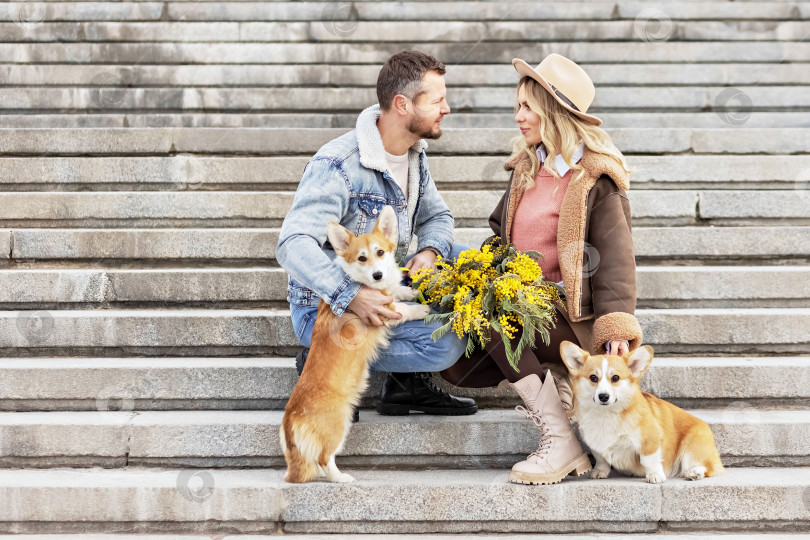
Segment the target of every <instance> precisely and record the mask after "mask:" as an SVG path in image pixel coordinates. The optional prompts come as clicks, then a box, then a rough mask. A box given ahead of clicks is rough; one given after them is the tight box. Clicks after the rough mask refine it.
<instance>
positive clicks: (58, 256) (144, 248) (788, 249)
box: [0, 226, 810, 265]
mask: <svg viewBox="0 0 810 540" xmlns="http://www.w3.org/2000/svg"><path fill="white" fill-rule="evenodd" d="M278 231H279V230H278V229H276V228H272V229H270V228H250V229H238V228H204V229H13V230H6V231H4V232H2V234H0V249H2V250H3V252H4V253H6V259H7V260H8V261H15V262H37V261H39V262H44V261H53V260H61V261H71V262H78V261H103V262H104V263H105V264H110V263H114V262H117V263H123V262H127V264H139V265H150V264H156V263H160V264H164V263H175V264H176V263H179V262H192V261H196V262H207V263H213V264H215V265H222V264H223V263H228V264H237V263H251V264H255V263H259V262H265V263H267V262H270V261H272V260H273V259H274V258H275V247H276V244H277V242H278ZM491 235H492V231H491V230H490V229H488V228H486V229H485V228H457V229H456V230H455V235H454V236H455V241H456V242H459V243H462V244H464V245H467V246H480V245H481V243H482V242H483V241H484V239H486V238H487V237H489V236H491ZM415 243H416V240H415V239H414V242H413V245H412V246H411V247H412V248H414V247H415ZM633 243H634V250H635V256H636V261H637V262H638V263H640V264H645V263H647V262H651V261H655V262H656V263H658V264H666V263H667V261H679V262H690V261H699V260H700V261H704V262H705V261H712V262H716V263H722V261H727V262H728V261H756V262H757V264H763V263H765V262H766V261H783V262H789V261H794V262H795V261H799V260H803V259H806V258H807V257H809V256H810V227H799V226H770V227H769V226H762V227H689V226H684V227H636V228H634V229H633Z"/></svg>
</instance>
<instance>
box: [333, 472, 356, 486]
mask: <svg viewBox="0 0 810 540" xmlns="http://www.w3.org/2000/svg"><path fill="white" fill-rule="evenodd" d="M330 480H331V481H332V482H337V483H339V484H348V483H349V482H354V476H352V475H350V474H346V473H340V474H338V475H335V476H333V477H332V478H330Z"/></svg>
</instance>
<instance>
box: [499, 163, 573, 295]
mask: <svg viewBox="0 0 810 540" xmlns="http://www.w3.org/2000/svg"><path fill="white" fill-rule="evenodd" d="M574 172H575V171H574V170H573V169H571V170H569V171H568V172H566V173H565V174H564V175H563V176H562V178H560V179H559V180H558V179H557V178H555V177H554V176H553V175H552V174H550V173H548V172H546V171H545V170H544V169H543V167H540V170H539V171H537V175H535V177H534V186H532V187H530V188H529V189H527V190H526V191H525V192H524V193H523V197H521V199H520V204H518V207H517V210H516V211H515V217H514V221H513V222H512V243H513V244H514V245H515V248H517V249H518V250H520V251H528V250H533V251H539V252H540V253H541V254H543V255H544V256H545V258H544V259H541V260H539V261H538V263H539V264H540V268H542V269H543V276H544V277H545V278H546V279H547V280H549V281H555V282H559V281H562V273H561V272H560V262H559V259H558V254H557V222H558V221H559V219H560V207H561V206H562V201H563V197H564V196H565V191H566V189H568V182H569V181H570V180H571V177H572V176H573V174H574ZM555 190H556V191H555Z"/></svg>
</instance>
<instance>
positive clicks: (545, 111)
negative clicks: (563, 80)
mask: <svg viewBox="0 0 810 540" xmlns="http://www.w3.org/2000/svg"><path fill="white" fill-rule="evenodd" d="M522 85H526V88H525V90H526V104H527V105H528V106H529V108H530V109H531V110H532V111H534V112H536V113H537V114H538V115H539V116H540V140H541V142H542V143H543V144H544V145H545V147H546V152H547V156H546V159H545V161H544V162H543V168H544V169H545V170H546V171H548V172H549V173H551V174H552V175H553V176H555V177H556V178H557V179H560V178H561V177H560V175H559V174H558V173H557V171H556V170H555V169H554V167H553V164H554V160H555V159H556V158H557V156H558V155H562V157H563V159H565V161H566V163H568V165H569V166H570V167H571V169H573V170H574V171H579V172H578V173H577V172H575V174H574V177H573V178H572V180H578V179H579V178H581V177H582V175H584V174H585V172H586V171H585V169H584V168H583V167H582V165H580V164H579V163H575V164H573V165H571V163H572V162H573V160H574V159H573V157H574V153H575V152H576V151H577V149H578V148H579V142H580V141H583V142H584V143H585V147H586V148H588V149H590V150H591V151H593V152H597V153H600V154H607V155H608V156H610V157H612V158H613V159H615V160H616V162H617V163H618V164H619V165H620V166H621V167H622V169H624V171H625V172H627V173H630V172H632V171H631V170H630V169H628V168H627V163H626V162H625V160H624V156H623V155H622V153H621V152H620V151H619V150H618V149H617V148H616V147H615V146H614V145H613V142H612V141H611V139H610V135H608V134H607V132H605V130H604V129H602V128H600V127H599V126H595V125H593V124H589V123H587V122H586V121H585V120H582V119H581V118H580V117H578V116H577V115H575V114H572V113H571V112H570V111H568V109H566V108H565V107H563V106H562V105H560V103H559V102H558V101H557V100H556V99H554V98H553V97H552V96H551V94H550V93H549V92H548V91H547V90H546V89H545V88H543V87H542V86H541V85H540V83H538V82H537V81H535V80H534V79H532V78H531V77H526V76H524V77H521V79H520V81H519V82H518V85H517V91H518V92H519V91H520V87H521V86H522ZM515 96H517V92H515ZM519 108H520V103H518V100H517V97H515V114H517V111H518V109H519ZM538 144H539V143H538ZM537 146H538V145H537V144H532V145H529V144H526V139H525V138H523V137H522V136H520V137H518V138H517V139H515V140H514V143H513V148H512V155H511V156H509V160H510V161H512V160H514V159H516V158H518V157H519V156H521V155H522V154H526V155H527V156H528V158H529V160H531V167H529V170H527V171H525V172H524V173H523V174H522V175H521V177H520V178H516V179H515V180H514V181H516V182H517V183H518V185H519V186H521V187H522V188H523V189H528V188H530V187H532V186H533V185H534V177H535V175H537V171H538V170H539V169H540V160H539V159H538V157H537Z"/></svg>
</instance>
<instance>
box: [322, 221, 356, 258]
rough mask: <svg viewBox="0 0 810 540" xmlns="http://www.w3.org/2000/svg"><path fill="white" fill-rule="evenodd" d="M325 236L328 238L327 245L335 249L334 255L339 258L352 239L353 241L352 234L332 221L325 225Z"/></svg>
mask: <svg viewBox="0 0 810 540" xmlns="http://www.w3.org/2000/svg"><path fill="white" fill-rule="evenodd" d="M326 236H327V238H329V243H330V244H332V247H333V248H335V253H337V254H338V255H339V256H343V254H344V253H345V252H346V249H348V247H349V244H350V243H351V241H352V239H354V235H353V234H352V233H350V232H349V231H348V230H347V229H346V228H345V227H343V226H341V225H340V224H339V223H335V222H334V221H332V222H329V223H327V224H326Z"/></svg>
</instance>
